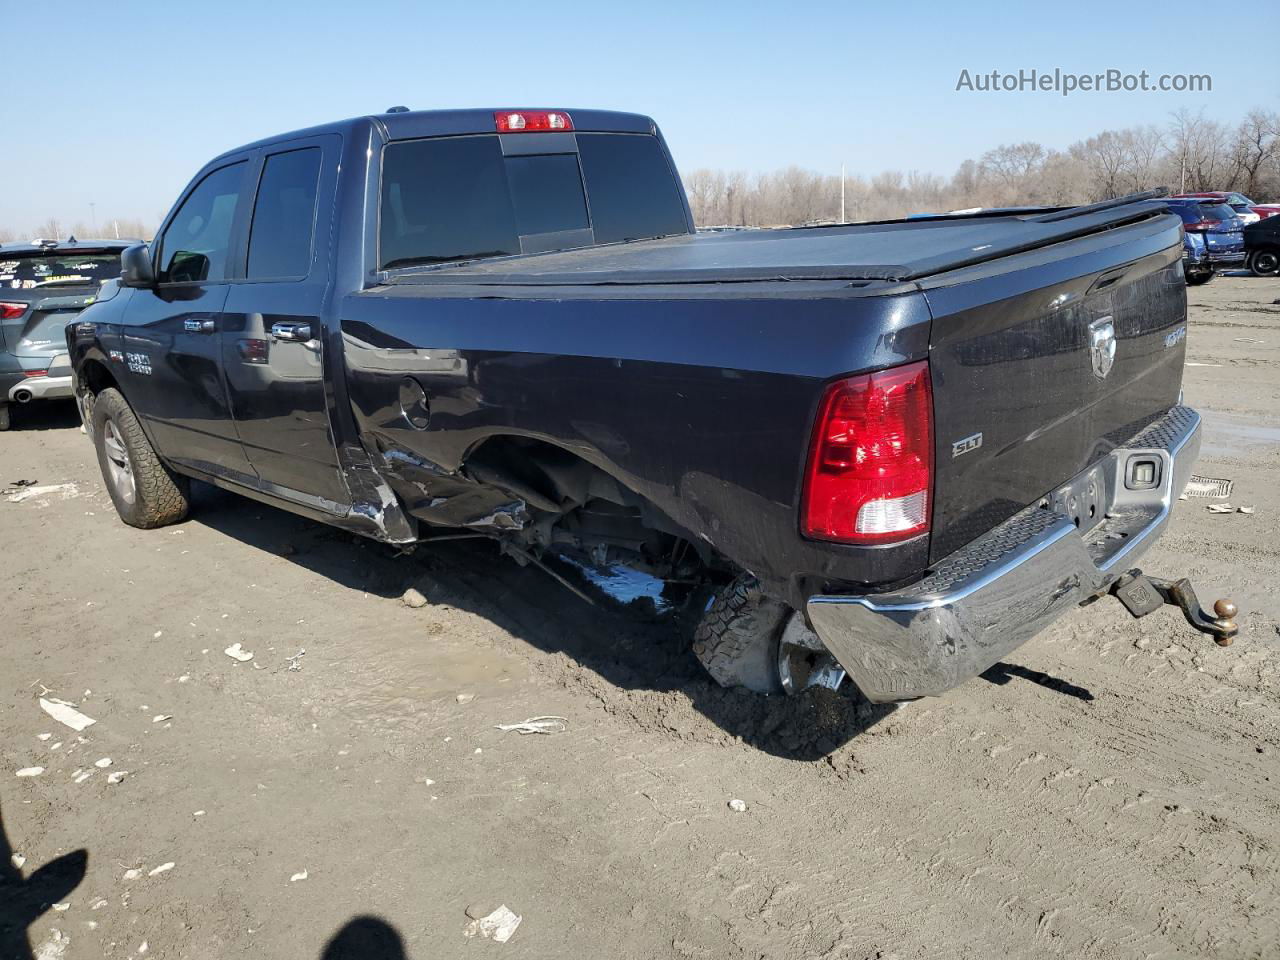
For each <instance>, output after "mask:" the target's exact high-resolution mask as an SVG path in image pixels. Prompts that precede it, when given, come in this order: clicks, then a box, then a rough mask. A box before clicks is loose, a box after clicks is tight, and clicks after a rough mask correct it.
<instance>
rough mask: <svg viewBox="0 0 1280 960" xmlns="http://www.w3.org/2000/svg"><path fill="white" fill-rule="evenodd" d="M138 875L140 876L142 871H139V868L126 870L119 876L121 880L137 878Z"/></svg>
mask: <svg viewBox="0 0 1280 960" xmlns="http://www.w3.org/2000/svg"><path fill="white" fill-rule="evenodd" d="M140 876H142V871H141V870H126V871H125V872H124V876H123V877H121V878H120V879H122V880H137V879H138V878H139V877H140Z"/></svg>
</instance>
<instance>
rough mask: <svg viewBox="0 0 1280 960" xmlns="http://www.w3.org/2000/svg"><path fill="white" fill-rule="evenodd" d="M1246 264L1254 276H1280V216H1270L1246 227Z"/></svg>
mask: <svg viewBox="0 0 1280 960" xmlns="http://www.w3.org/2000/svg"><path fill="white" fill-rule="evenodd" d="M1244 249H1245V256H1246V258H1247V259H1246V260H1245V264H1246V265H1247V266H1248V267H1249V269H1250V270H1252V271H1253V273H1254V276H1258V277H1275V276H1280V217H1269V218H1267V219H1265V220H1260V221H1258V222H1257V223H1251V224H1249V226H1247V227H1245V228H1244Z"/></svg>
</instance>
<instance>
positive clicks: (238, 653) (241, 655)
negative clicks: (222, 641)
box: [222, 642, 253, 663]
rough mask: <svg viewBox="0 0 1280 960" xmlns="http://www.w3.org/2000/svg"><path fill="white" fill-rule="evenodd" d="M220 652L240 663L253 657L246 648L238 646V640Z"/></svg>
mask: <svg viewBox="0 0 1280 960" xmlns="http://www.w3.org/2000/svg"><path fill="white" fill-rule="evenodd" d="M222 652H223V653H225V654H226V655H227V656H228V657H230V658H231V659H232V660H239V661H240V662H241V663H248V662H249V661H250V660H252V659H253V654H252V653H250V652H249V651H248V650H246V649H244V647H242V646H240V644H239V642H236V643H233V644H232V645H231V646H229V647H227V649H225V650H223V651H222Z"/></svg>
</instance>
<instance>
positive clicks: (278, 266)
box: [248, 147, 320, 280]
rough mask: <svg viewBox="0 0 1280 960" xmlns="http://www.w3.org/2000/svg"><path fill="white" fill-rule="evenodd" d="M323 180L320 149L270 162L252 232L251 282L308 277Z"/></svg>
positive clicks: (292, 153) (264, 172)
mask: <svg viewBox="0 0 1280 960" xmlns="http://www.w3.org/2000/svg"><path fill="white" fill-rule="evenodd" d="M319 180H320V148H319V147H308V148H306V149H304V150H290V151H289V152H287V153H276V154H273V155H271V156H269V157H267V160H266V163H265V164H263V167H262V182H261V184H260V185H259V187H258V197H257V199H256V200H255V201H254V204H253V224H252V226H251V227H250V228H249V270H248V277H249V279H251V280H265V279H279V278H287V277H305V276H306V275H307V273H308V272H309V271H310V268H311V249H312V244H313V241H314V235H315V222H316V185H317V183H319Z"/></svg>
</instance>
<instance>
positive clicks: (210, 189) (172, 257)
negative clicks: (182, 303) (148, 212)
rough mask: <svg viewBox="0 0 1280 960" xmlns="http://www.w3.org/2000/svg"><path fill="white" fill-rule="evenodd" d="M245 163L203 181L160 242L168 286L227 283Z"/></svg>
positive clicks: (192, 192) (218, 170)
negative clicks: (217, 281) (221, 281)
mask: <svg viewBox="0 0 1280 960" xmlns="http://www.w3.org/2000/svg"><path fill="white" fill-rule="evenodd" d="M245 164H246V161H244V160H241V161H239V162H238V163H233V164H230V165H229V166H226V167H221V168H219V169H217V170H215V171H213V173H211V174H209V175H208V176H207V177H205V178H204V179H203V180H201V181H200V184H199V186H197V187H196V188H195V189H194V190H193V191H191V193H190V194H188V195H187V199H186V200H184V201H182V206H181V207H179V208H178V212H177V213H176V214H174V217H173V220H172V221H171V222H170V224H169V227H168V229H167V230H165V233H164V239H163V240H162V241H161V243H160V255H161V256H162V257H163V258H164V266H163V268H162V269H161V272H160V279H161V281H162V282H165V283H193V282H199V281H202V280H204V281H210V280H225V279H226V278H227V254H228V252H229V250H230V248H231V225H232V223H233V221H234V220H235V214H236V204H237V203H238V202H239V201H240V188H241V185H242V184H243V182H244V172H245Z"/></svg>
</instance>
